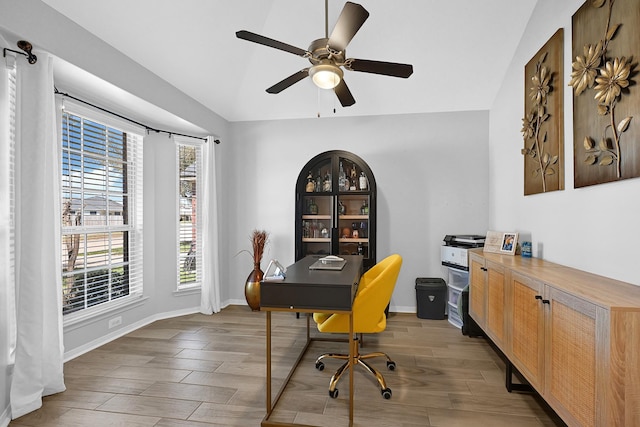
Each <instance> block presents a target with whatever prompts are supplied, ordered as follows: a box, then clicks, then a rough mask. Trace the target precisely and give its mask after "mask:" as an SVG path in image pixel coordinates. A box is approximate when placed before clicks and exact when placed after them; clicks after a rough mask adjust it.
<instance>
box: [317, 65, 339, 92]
mask: <svg viewBox="0 0 640 427" xmlns="http://www.w3.org/2000/svg"><path fill="white" fill-rule="evenodd" d="M343 75H344V73H343V72H342V70H341V69H340V67H338V66H336V65H333V64H327V63H323V64H318V65H314V66H313V67H311V68H310V69H309V76H311V79H312V80H313V83H315V85H316V86H318V87H319V88H320V89H333V88H335V87H336V86H338V85H339V84H340V81H341V80H342V76H343Z"/></svg>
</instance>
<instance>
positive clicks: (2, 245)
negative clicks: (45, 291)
mask: <svg viewBox="0 0 640 427" xmlns="http://www.w3.org/2000/svg"><path fill="white" fill-rule="evenodd" d="M0 46H2V47H4V46H9V43H7V42H6V41H5V40H4V38H2V36H0ZM14 67H15V58H14V57H13V55H11V54H7V56H6V57H5V58H3V60H2V63H1V64H0V370H1V371H0V378H7V379H8V378H10V376H9V375H10V374H9V366H11V365H13V354H14V349H15V342H16V340H15V297H14V292H13V287H14V281H13V256H12V245H11V227H12V225H11V209H10V203H9V200H11V197H12V196H11V170H12V168H13V166H12V165H13V162H12V160H11V156H12V154H11V125H10V120H9V117H10V114H11V96H10V86H9V70H12V71H13V69H14ZM8 403H9V384H8V381H7V382H4V381H0V424H2V420H3V418H7V417H8V416H9V415H8V412H7V413H4V410H5V407H6V406H7V404H8Z"/></svg>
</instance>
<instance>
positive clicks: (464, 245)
mask: <svg viewBox="0 0 640 427" xmlns="http://www.w3.org/2000/svg"><path fill="white" fill-rule="evenodd" d="M484 240H485V236H479V235H475V234H460V235H450V234H448V235H446V236H445V237H444V240H443V241H442V247H441V249H440V259H441V261H442V265H444V266H446V267H450V268H455V269H457V270H464V271H469V260H468V253H467V252H468V250H469V249H472V248H481V247H483V246H484Z"/></svg>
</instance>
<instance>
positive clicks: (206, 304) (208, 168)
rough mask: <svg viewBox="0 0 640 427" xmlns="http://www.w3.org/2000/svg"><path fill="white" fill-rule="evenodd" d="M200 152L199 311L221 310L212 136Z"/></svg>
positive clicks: (213, 311)
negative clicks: (200, 233) (200, 287)
mask: <svg viewBox="0 0 640 427" xmlns="http://www.w3.org/2000/svg"><path fill="white" fill-rule="evenodd" d="M203 150H204V152H203V153H202V154H203V156H202V159H203V161H202V169H203V170H202V183H203V185H202V193H201V195H200V196H199V197H202V199H203V200H202V206H203V210H202V212H203V215H202V237H203V242H202V247H203V251H202V261H203V263H204V265H203V269H202V275H203V277H202V293H201V299H200V313H203V314H213V313H217V312H219V311H220V269H219V266H220V258H219V253H220V252H219V251H218V239H219V234H218V195H217V182H216V167H215V165H216V150H215V142H214V138H213V137H208V138H207V143H206V144H204V148H203Z"/></svg>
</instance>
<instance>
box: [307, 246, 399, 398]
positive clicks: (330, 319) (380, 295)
mask: <svg viewBox="0 0 640 427" xmlns="http://www.w3.org/2000/svg"><path fill="white" fill-rule="evenodd" d="M401 266H402V257H401V256H400V255H397V254H396V255H390V256H388V257H387V258H385V259H383V260H382V261H380V262H379V263H377V264H376V265H374V266H373V267H372V268H371V269H370V270H369V271H367V272H366V273H365V274H364V275H363V276H362V278H361V279H360V284H359V285H358V292H357V293H356V296H355V299H354V301H353V332H354V333H355V334H360V335H362V334H363V333H365V334H370V333H377V332H382V331H384V330H385V328H386V326H387V318H386V316H385V312H384V311H385V308H386V307H387V305H388V304H389V301H390V300H391V294H392V293H393V288H394V287H395V285H396V280H397V279H398V274H399V273H400V267H401ZM313 320H314V321H315V322H316V323H317V326H318V330H319V331H320V332H331V333H343V334H344V333H346V334H348V333H349V315H347V314H339V313H336V314H327V313H314V315H313ZM358 347H359V345H358V342H356V343H355V351H356V354H355V356H354V357H355V362H357V364H358V365H360V366H362V367H364V368H365V369H366V370H367V371H369V372H370V373H372V374H373V375H375V377H376V379H377V380H378V385H379V386H380V392H381V393H382V396H383V397H384V398H385V399H391V389H390V388H388V387H387V384H386V382H385V380H384V377H383V376H382V374H381V373H380V372H378V371H377V370H376V369H374V368H373V367H372V366H371V365H369V364H368V363H367V362H365V359H370V358H372V357H386V358H387V368H388V369H389V370H394V369H395V368H396V363H395V362H394V361H393V360H391V358H390V357H389V356H388V355H387V354H386V353H382V352H375V353H368V354H360V351H359V350H358ZM327 357H331V358H335V359H342V360H346V362H345V363H344V364H343V365H342V366H341V367H340V368H339V369H338V370H337V371H336V373H335V374H333V377H331V382H330V383H329V396H331V397H333V398H336V397H338V389H337V388H336V385H337V383H338V380H339V379H340V377H341V376H342V374H343V373H344V372H345V370H346V369H347V366H348V362H349V355H348V354H335V353H325V354H322V355H320V357H318V358H317V359H316V368H317V369H318V370H320V371H322V370H323V369H324V362H323V361H322V360H323V359H325V358H327Z"/></svg>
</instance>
